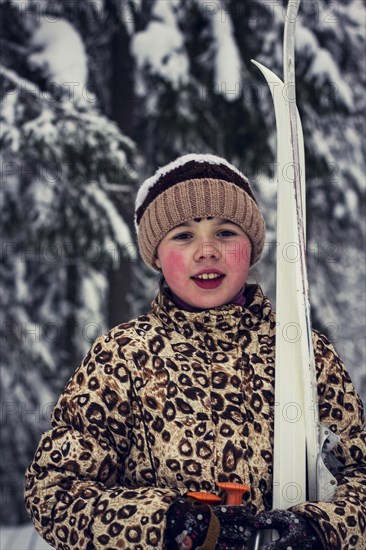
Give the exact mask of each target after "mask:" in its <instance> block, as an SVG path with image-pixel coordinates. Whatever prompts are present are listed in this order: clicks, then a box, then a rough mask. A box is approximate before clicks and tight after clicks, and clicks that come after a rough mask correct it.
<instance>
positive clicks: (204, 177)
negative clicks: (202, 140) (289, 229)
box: [134, 154, 265, 270]
mask: <svg viewBox="0 0 366 550" xmlns="http://www.w3.org/2000/svg"><path fill="white" fill-rule="evenodd" d="M208 217H218V218H224V219H227V220H230V221H232V222H234V223H236V224H237V225H239V226H240V227H241V228H242V229H243V231H245V233H246V234H247V236H248V238H249V239H250V242H251V245H252V255H251V261H250V265H254V264H255V263H257V262H258V261H259V259H260V257H261V254H262V250H263V245H264V239H265V223H264V219H263V216H262V214H261V212H260V210H259V207H258V204H257V201H256V199H255V198H254V195H253V192H252V190H251V187H250V184H249V181H248V179H247V178H246V177H245V176H244V175H243V174H242V173H241V172H240V171H239V170H238V169H237V168H235V166H233V165H232V164H230V163H229V162H227V161H226V160H225V159H223V158H220V157H217V156H215V155H209V154H206V155H198V154H189V155H183V156H181V157H178V158H177V159H176V160H175V161H173V162H170V163H169V164H167V165H166V166H163V167H162V168H160V169H159V170H157V171H156V173H155V174H154V175H153V176H151V177H150V178H148V179H147V180H145V181H144V182H143V183H142V185H141V186H140V188H139V190H138V193H137V197H136V204H135V218H134V222H135V229H136V233H137V240H138V245H139V249H140V254H141V256H142V259H143V260H144V262H145V263H146V264H147V265H149V266H150V267H152V268H154V269H156V270H159V269H158V267H157V266H156V264H155V260H156V251H157V248H158V245H159V243H160V241H161V240H162V239H163V238H164V237H165V235H166V234H167V233H168V232H169V231H170V230H171V229H173V228H174V227H176V226H177V225H179V224H181V223H183V222H186V221H188V220H192V219H194V218H208Z"/></svg>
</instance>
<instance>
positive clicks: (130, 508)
mask: <svg viewBox="0 0 366 550" xmlns="http://www.w3.org/2000/svg"><path fill="white" fill-rule="evenodd" d="M105 338H106V337H102V338H100V339H99V340H97V341H96V342H95V344H94V345H93V346H92V348H91V350H90V352H89V353H88V355H87V356H86V358H85V360H84V362H83V364H82V365H81V366H80V367H79V369H77V370H76V372H75V374H74V375H73V377H72V378H71V379H70V381H69V383H68V384H67V386H66V388H65V390H64V392H63V394H62V395H61V397H60V399H59V400H58V403H57V404H56V406H55V409H54V411H53V414H52V428H51V429H50V430H49V431H48V432H46V433H44V434H43V436H42V438H41V441H40V443H39V446H38V449H37V451H36V453H35V456H34V459H33V462H32V463H31V465H30V466H29V468H28V469H27V472H26V489H25V502H26V507H27V510H28V513H29V514H30V516H31V518H32V520H33V523H34V525H35V528H36V529H37V531H38V532H39V533H40V535H41V536H42V537H43V538H44V539H45V540H46V541H47V542H48V543H49V544H51V545H52V546H54V547H56V548H59V549H62V550H66V549H69V548H75V549H76V548H77V549H78V550H84V549H85V550H92V549H98V548H106V549H107V548H120V549H132V548H133V549H135V550H139V549H140V550H143V549H146V548H157V549H162V548H163V538H164V528H165V512H166V510H167V508H168V507H169V505H170V503H171V502H172V500H173V499H174V498H175V497H176V496H177V493H176V492H174V491H172V490H170V489H165V488H157V487H153V486H141V484H140V486H138V485H139V484H138V483H133V482H130V486H128V485H127V483H128V482H127V481H125V482H124V481H123V480H124V464H125V461H126V460H128V456H129V449H130V442H131V439H133V438H134V430H133V418H132V408H131V383H130V375H129V372H128V369H127V368H126V362H124V357H123V353H121V351H120V349H117V346H116V345H115V348H114V349H113V346H111V344H110V343H109V344H108V346H106V344H105V342H104V340H105ZM111 348H112V350H111ZM112 374H113V375H112Z"/></svg>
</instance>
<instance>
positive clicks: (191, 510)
mask: <svg viewBox="0 0 366 550" xmlns="http://www.w3.org/2000/svg"><path fill="white" fill-rule="evenodd" d="M219 532H220V524H219V521H218V519H217V518H216V516H215V515H214V514H213V512H212V508H211V506H209V505H208V504H202V503H201V502H200V501H198V500H195V499H193V498H189V497H180V498H178V499H177V500H175V501H174V502H173V503H172V504H171V505H170V507H169V508H168V511H167V524H166V531H165V548H166V550H195V549H196V548H198V547H200V548H202V550H214V548H215V545H216V542H217V539H218V536H219Z"/></svg>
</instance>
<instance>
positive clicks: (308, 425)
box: [253, 0, 337, 509]
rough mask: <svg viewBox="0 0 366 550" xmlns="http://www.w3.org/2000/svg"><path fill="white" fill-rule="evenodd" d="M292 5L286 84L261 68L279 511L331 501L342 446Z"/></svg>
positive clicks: (288, 21)
mask: <svg viewBox="0 0 366 550" xmlns="http://www.w3.org/2000/svg"><path fill="white" fill-rule="evenodd" d="M299 5H300V0H297V1H294V0H290V2H289V4H288V8H287V13H286V23H285V33H284V82H282V81H281V80H280V79H279V78H278V77H277V76H276V75H275V74H274V73H273V72H271V71H270V70H269V69H267V68H266V67H264V66H263V65H261V64H260V63H258V62H256V61H253V63H254V64H255V65H256V66H257V67H258V68H259V69H260V70H261V72H262V73H263V75H264V77H265V79H266V80H267V83H268V85H269V87H270V90H271V94H272V98H273V102H274V108H275V114H276V126H277V183H278V195H277V273H276V285H277V294H276V315H277V329H276V374H275V435H274V457H273V460H274V473H273V480H274V481H273V508H280V509H287V508H289V507H290V506H293V505H295V504H299V503H301V502H304V501H305V500H310V501H316V500H321V501H331V500H332V498H333V495H334V492H335V489H336V480H335V478H334V476H333V475H332V474H331V473H330V472H329V470H328V469H327V468H326V466H325V464H324V462H323V458H322V450H323V447H324V445H325V443H326V442H327V443H328V444H329V446H328V450H329V449H330V448H331V447H333V445H334V444H335V442H336V441H337V438H336V436H335V435H334V434H333V433H332V432H330V430H329V429H327V428H326V427H323V426H321V425H320V422H319V409H318V399H317V381H316V370H315V361H314V350H313V344H312V335H311V321H310V302H309V288H308V278H307V270H306V247H305V244H306V237H305V235H306V227H305V224H306V215H305V155H304V143H303V133H302V128H301V121H300V117H299V114H298V111H297V107H296V92H295V52H294V43H295V24H296V19H297V13H298V9H299Z"/></svg>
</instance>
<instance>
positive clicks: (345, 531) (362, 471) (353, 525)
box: [291, 333, 366, 550]
mask: <svg viewBox="0 0 366 550" xmlns="http://www.w3.org/2000/svg"><path fill="white" fill-rule="evenodd" d="M314 346H315V347H314V349H315V361H316V367H317V374H318V395H319V412H320V421H321V422H322V423H324V424H326V425H328V426H329V427H330V429H331V430H332V431H333V432H335V433H336V434H338V435H339V436H340V441H339V443H338V445H337V446H336V447H335V449H333V450H332V454H333V455H335V457H336V458H337V459H338V460H339V461H340V462H341V467H340V470H339V472H338V473H337V474H336V478H337V481H338V486H337V490H336V494H335V497H334V499H333V502H330V503H325V502H314V503H310V502H307V503H304V504H301V505H297V506H294V507H293V508H291V510H292V511H294V512H297V513H299V514H301V515H303V516H305V517H307V518H308V519H309V520H311V521H313V522H314V523H315V524H317V526H318V527H319V528H320V530H321V532H322V535H323V537H324V540H325V543H326V548H327V549H332V550H344V549H346V548H350V549H351V548H352V549H358V550H364V549H365V547H366V529H365V525H366V434H365V429H364V428H365V425H364V413H363V406H362V402H361V400H360V398H359V396H358V395H357V393H356V391H355V389H354V387H353V385H352V382H351V380H350V377H349V375H348V373H347V371H346V370H345V368H344V366H343V364H342V362H341V360H340V359H339V357H338V355H337V354H336V352H335V350H334V348H333V347H332V345H331V344H330V343H329V342H328V340H327V339H326V338H325V337H324V336H322V335H320V334H318V333H315V335H314Z"/></svg>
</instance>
